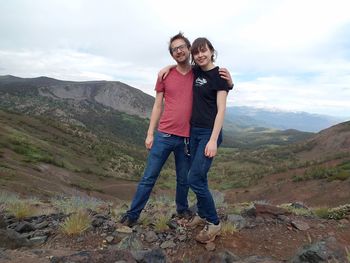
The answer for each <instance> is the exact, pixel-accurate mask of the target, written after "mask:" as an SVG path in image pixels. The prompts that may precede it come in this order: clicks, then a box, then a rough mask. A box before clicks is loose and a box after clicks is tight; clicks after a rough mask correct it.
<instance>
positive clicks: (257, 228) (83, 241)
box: [0, 203, 350, 263]
mask: <svg viewBox="0 0 350 263" xmlns="http://www.w3.org/2000/svg"><path fill="white" fill-rule="evenodd" d="M294 205H295V206H298V205H300V204H297V203H296V204H294ZM303 209H307V208H303ZM349 210H350V209H349ZM89 213H90V215H91V218H92V226H91V228H90V229H89V230H88V231H86V232H84V233H83V234H81V235H78V236H67V235H65V234H63V233H62V231H61V229H60V225H61V223H62V222H63V221H64V220H65V219H66V218H67V216H68V215H66V214H63V213H54V214H48V215H40V216H35V217H30V218H25V219H23V220H21V221H19V220H17V219H15V218H14V217H13V216H11V215H9V214H7V213H5V212H0V262H29V263H32V262H33V263H34V262H39V263H40V262H51V263H59V262H66V263H68V262H113V263H114V262H119V263H122V262H152V263H153V262H179V263H180V262H186V263H187V262H251V263H255V262H265V263H267V262H269V263H273V262H293V263H297V262H341V263H347V262H350V251H349V250H350V222H349V221H350V214H349V213H348V214H347V215H345V216H344V217H343V218H342V219H341V220H329V219H327V220H326V219H320V218H317V217H316V216H312V215H308V216H300V215H299V216H298V215H296V214H293V213H291V212H289V211H288V210H286V209H283V208H280V207H277V206H272V205H269V204H255V205H254V206H252V207H249V208H247V209H245V210H243V211H241V213H239V214H237V213H235V214H233V213H232V214H231V213H229V212H228V211H224V210H223V211H220V215H221V218H222V222H225V223H231V224H234V225H235V226H236V231H234V232H231V231H230V230H227V229H226V230H224V231H223V233H222V235H221V236H219V237H217V239H216V240H215V241H214V242H213V243H209V244H207V245H203V244H200V243H197V242H196V241H195V240H194V239H193V237H194V235H196V233H198V232H199V231H200V228H197V229H195V230H191V229H187V228H186V227H185V226H184V224H185V223H186V219H179V218H177V217H173V218H171V219H170V220H169V222H168V223H167V225H168V227H167V229H165V230H162V231H156V230H155V227H154V224H153V223H152V222H148V223H147V224H138V225H136V226H134V227H133V228H128V227H125V226H122V225H120V224H119V223H118V222H116V219H115V217H113V216H112V215H111V213H110V212H109V211H108V210H106V211H104V212H101V211H99V212H98V213H97V212H94V211H89ZM155 216H156V215H155ZM231 230H232V229H231Z"/></svg>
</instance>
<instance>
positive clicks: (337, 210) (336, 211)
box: [313, 204, 350, 220]
mask: <svg viewBox="0 0 350 263" xmlns="http://www.w3.org/2000/svg"><path fill="white" fill-rule="evenodd" d="M313 211H314V213H315V214H316V215H317V216H318V217H320V218H325V219H335V220H340V219H343V218H345V217H346V216H347V215H350V204H346V205H341V206H338V207H334V208H325V207H321V208H316V209H314V210H313Z"/></svg>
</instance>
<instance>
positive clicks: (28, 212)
mask: <svg viewBox="0 0 350 263" xmlns="http://www.w3.org/2000/svg"><path fill="white" fill-rule="evenodd" d="M6 210H7V211H8V212H9V213H10V214H11V215H13V216H14V217H16V218H17V219H20V220H21V219H24V218H26V217H29V216H32V215H34V211H33V208H32V207H31V205H30V204H29V203H28V202H25V201H19V200H18V201H16V202H11V203H9V204H8V205H7V206H6Z"/></svg>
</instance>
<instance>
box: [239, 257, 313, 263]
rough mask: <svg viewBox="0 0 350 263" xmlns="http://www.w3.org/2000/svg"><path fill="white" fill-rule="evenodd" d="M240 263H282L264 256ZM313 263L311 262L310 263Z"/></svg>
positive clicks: (250, 258) (247, 259) (248, 258)
mask: <svg viewBox="0 0 350 263" xmlns="http://www.w3.org/2000/svg"><path fill="white" fill-rule="evenodd" d="M239 262H240V263H280V262H281V261H280V260H275V259H273V258H270V257H264V256H250V257H247V258H245V259H243V260H240V261H239ZM310 263H311V262H310Z"/></svg>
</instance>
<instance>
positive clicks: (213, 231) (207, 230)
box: [195, 223, 221, 243]
mask: <svg viewBox="0 0 350 263" xmlns="http://www.w3.org/2000/svg"><path fill="white" fill-rule="evenodd" d="M220 233H221V223H219V224H218V225H214V224H212V223H208V224H206V225H205V227H204V228H203V230H202V231H201V232H199V234H198V235H197V236H196V237H195V239H196V240H197V241H198V242H200V243H209V242H213V241H214V240H215V238H216V236H218V235H220Z"/></svg>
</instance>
